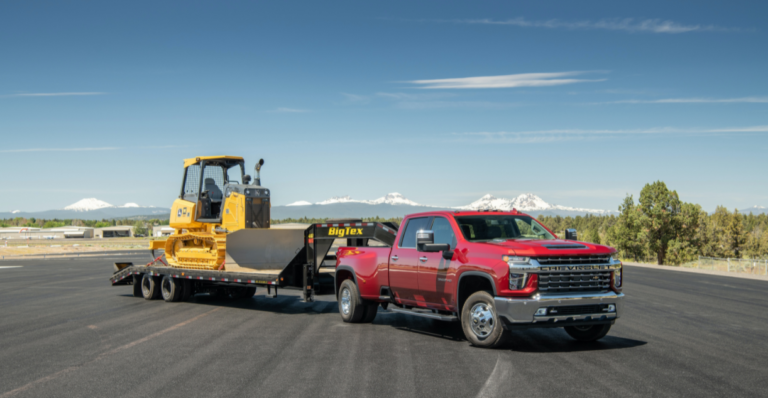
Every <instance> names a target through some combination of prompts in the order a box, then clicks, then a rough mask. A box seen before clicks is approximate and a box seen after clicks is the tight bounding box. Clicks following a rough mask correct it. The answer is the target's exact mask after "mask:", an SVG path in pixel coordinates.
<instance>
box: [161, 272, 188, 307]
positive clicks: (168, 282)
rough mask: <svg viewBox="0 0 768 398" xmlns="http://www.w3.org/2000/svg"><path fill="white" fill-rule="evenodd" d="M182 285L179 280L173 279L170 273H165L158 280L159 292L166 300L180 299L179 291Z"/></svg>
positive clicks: (174, 300)
mask: <svg viewBox="0 0 768 398" xmlns="http://www.w3.org/2000/svg"><path fill="white" fill-rule="evenodd" d="M182 289H183V287H182V285H181V281H180V280H178V279H174V278H173V277H172V276H170V275H165V276H164V277H163V279H162V280H161V281H160V293H161V294H162V295H163V300H165V301H166V302H169V303H171V302H176V301H179V300H180V299H181V291H182Z"/></svg>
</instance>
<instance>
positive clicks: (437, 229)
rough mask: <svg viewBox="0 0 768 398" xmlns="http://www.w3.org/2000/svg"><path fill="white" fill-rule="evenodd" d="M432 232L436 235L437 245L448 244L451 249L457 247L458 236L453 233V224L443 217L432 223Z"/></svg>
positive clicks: (436, 218)
mask: <svg viewBox="0 0 768 398" xmlns="http://www.w3.org/2000/svg"><path fill="white" fill-rule="evenodd" d="M432 232H434V233H435V243H447V244H449V245H451V249H453V248H455V247H456V234H454V233H453V227H452V226H451V223H450V222H449V221H448V220H447V219H445V218H443V217H435V221H434V222H432Z"/></svg>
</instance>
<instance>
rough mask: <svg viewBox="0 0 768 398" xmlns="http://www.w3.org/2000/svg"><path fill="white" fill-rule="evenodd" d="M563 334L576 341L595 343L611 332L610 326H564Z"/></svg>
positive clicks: (607, 324)
mask: <svg viewBox="0 0 768 398" xmlns="http://www.w3.org/2000/svg"><path fill="white" fill-rule="evenodd" d="M563 329H565V332H566V333H568V335H569V336H571V337H573V338H574V339H576V340H578V341H597V340H600V339H602V338H603V337H605V335H606V334H608V331H609V330H611V324H610V323H606V324H605V325H589V326H566V327H564V328H563Z"/></svg>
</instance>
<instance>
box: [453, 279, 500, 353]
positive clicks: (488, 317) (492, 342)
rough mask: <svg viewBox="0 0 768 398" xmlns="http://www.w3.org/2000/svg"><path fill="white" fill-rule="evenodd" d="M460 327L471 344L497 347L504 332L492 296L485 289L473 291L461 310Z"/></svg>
mask: <svg viewBox="0 0 768 398" xmlns="http://www.w3.org/2000/svg"><path fill="white" fill-rule="evenodd" d="M461 327H462V329H464V335H465V336H466V337H467V340H469V342H470V343H472V345H474V346H477V347H483V348H493V347H498V346H500V345H501V344H503V343H504V338H505V337H506V334H505V333H504V327H502V326H501V321H500V320H499V316H498V314H497V313H496V306H495V302H494V300H493V296H491V294H490V293H488V292H485V291H479V292H475V293H473V294H472V295H471V296H469V298H468V299H467V301H465V302H464V308H462V310H461Z"/></svg>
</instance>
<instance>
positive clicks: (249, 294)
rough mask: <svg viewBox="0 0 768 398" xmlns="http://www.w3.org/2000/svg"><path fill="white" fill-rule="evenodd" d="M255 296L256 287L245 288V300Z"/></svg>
mask: <svg viewBox="0 0 768 398" xmlns="http://www.w3.org/2000/svg"><path fill="white" fill-rule="evenodd" d="M255 294H256V286H248V287H246V288H245V296H243V297H245V298H251V297H253V296H254V295H255Z"/></svg>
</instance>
